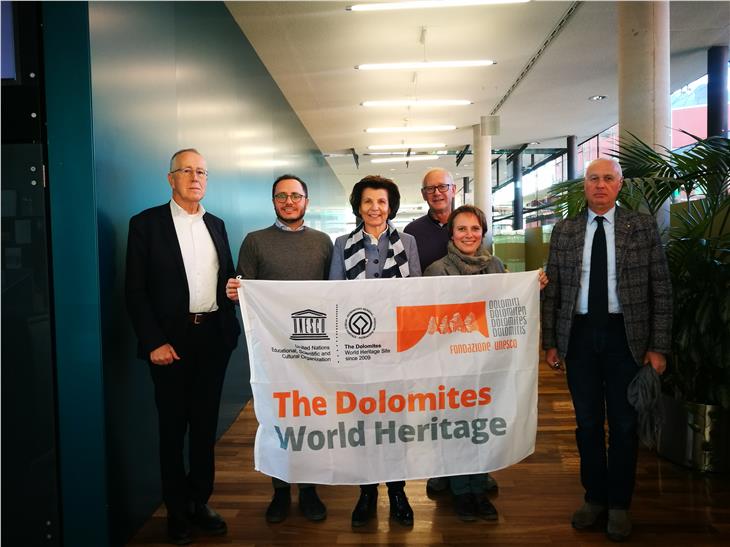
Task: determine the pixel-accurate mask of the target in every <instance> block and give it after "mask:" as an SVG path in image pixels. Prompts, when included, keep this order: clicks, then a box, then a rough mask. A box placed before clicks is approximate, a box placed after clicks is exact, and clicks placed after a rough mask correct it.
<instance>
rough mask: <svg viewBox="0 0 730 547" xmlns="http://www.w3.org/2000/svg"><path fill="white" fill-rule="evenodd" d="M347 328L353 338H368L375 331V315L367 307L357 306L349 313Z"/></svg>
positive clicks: (346, 320) (346, 322)
mask: <svg viewBox="0 0 730 547" xmlns="http://www.w3.org/2000/svg"><path fill="white" fill-rule="evenodd" d="M345 330H347V332H348V334H349V335H350V336H352V337H353V338H367V337H368V336H370V335H371V334H372V333H373V332H374V331H375V316H374V315H373V313H372V312H371V311H370V310H368V309H365V308H355V309H354V310H352V311H351V312H350V313H348V314H347V318H346V319H345Z"/></svg>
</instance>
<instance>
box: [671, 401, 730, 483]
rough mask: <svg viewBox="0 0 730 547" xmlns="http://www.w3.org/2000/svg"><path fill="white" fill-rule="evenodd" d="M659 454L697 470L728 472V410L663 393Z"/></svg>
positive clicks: (729, 425)
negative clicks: (662, 417)
mask: <svg viewBox="0 0 730 547" xmlns="http://www.w3.org/2000/svg"><path fill="white" fill-rule="evenodd" d="M662 406H663V408H664V425H663V426H662V430H661V432H660V434H659V444H658V446H657V452H658V453H659V455H660V456H662V457H664V458H666V459H668V460H669V461H672V462H674V463H678V464H680V465H683V466H685V467H691V468H692V469H698V470H700V471H714V472H725V473H726V472H728V471H730V411H728V410H725V409H723V408H722V407H720V406H716V405H704V404H699V403H690V402H687V401H681V400H678V399H674V398H673V397H670V396H669V395H662Z"/></svg>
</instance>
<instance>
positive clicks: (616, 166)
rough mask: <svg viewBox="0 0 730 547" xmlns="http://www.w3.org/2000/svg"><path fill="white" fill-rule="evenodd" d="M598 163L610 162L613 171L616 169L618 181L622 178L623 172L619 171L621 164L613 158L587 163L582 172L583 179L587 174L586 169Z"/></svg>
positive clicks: (597, 159) (598, 159)
mask: <svg viewBox="0 0 730 547" xmlns="http://www.w3.org/2000/svg"><path fill="white" fill-rule="evenodd" d="M598 161H609V162H611V163H612V164H613V167H614V169H616V172H617V173H618V178H620V179H622V178H624V172H623V170H622V169H621V164H620V163H619V162H618V161H616V160H615V159H613V158H596V159H594V160H591V161H589V162H588V163H587V164H586V166H585V169H584V170H583V178H585V176H586V175H587V174H588V169H589V168H590V166H591V165H593V164H594V163H596V162H598Z"/></svg>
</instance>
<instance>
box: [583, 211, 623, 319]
mask: <svg viewBox="0 0 730 547" xmlns="http://www.w3.org/2000/svg"><path fill="white" fill-rule="evenodd" d="M597 216H599V215H597V214H596V213H594V212H593V211H591V210H590V209H588V223H587V224H586V238H585V242H584V243H583V264H582V265H581V271H580V290H579V291H578V303H577V305H576V309H575V313H580V314H582V313H588V285H589V283H590V279H591V251H592V249H593V236H594V235H595V233H596V228H597V227H598V222H596V217H597ZM600 216H602V217H603V218H605V219H606V220H604V221H603V230H604V231H605V232H606V258H607V259H608V313H621V304H620V303H619V301H618V292H617V291H616V235H615V233H614V226H615V225H616V224H615V222H614V220H615V217H616V207H615V206H614V207H612V208H611V209H610V210H609V211H606V213H605V214H603V215H600Z"/></svg>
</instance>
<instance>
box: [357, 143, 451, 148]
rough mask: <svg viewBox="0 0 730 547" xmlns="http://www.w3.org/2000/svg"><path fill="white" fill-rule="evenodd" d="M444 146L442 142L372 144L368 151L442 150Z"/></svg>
mask: <svg viewBox="0 0 730 547" xmlns="http://www.w3.org/2000/svg"><path fill="white" fill-rule="evenodd" d="M444 146H446V144H444V143H442V142H431V143H428V142H426V143H421V144H373V145H370V146H368V150H408V149H409V148H443V147H444Z"/></svg>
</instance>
